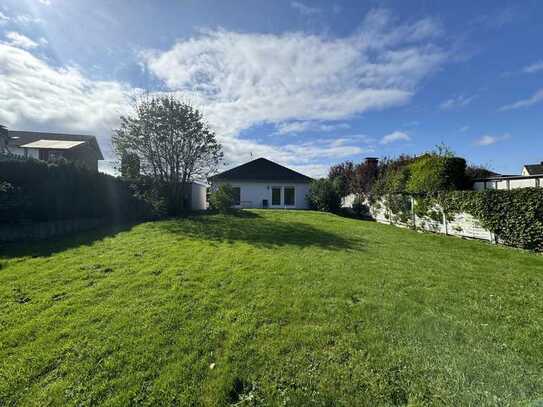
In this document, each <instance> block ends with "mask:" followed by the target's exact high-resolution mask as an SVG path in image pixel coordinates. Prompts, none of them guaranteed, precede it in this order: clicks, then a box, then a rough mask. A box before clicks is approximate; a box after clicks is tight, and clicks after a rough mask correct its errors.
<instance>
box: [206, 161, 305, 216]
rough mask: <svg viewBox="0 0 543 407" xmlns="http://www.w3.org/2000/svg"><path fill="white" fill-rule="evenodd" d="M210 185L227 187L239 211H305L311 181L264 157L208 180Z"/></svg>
mask: <svg viewBox="0 0 543 407" xmlns="http://www.w3.org/2000/svg"><path fill="white" fill-rule="evenodd" d="M208 181H209V182H210V183H211V184H212V186H218V185H221V184H230V185H231V186H232V187H233V188H234V193H235V199H236V205H235V206H236V207H238V208H284V209H308V208H309V205H308V202H307V194H308V192H309V184H310V182H311V181H313V179H312V178H310V177H308V176H306V175H303V174H300V173H299V172H296V171H294V170H291V169H290V168H287V167H284V166H282V165H279V164H277V163H274V162H273V161H270V160H267V159H266V158H257V159H256V160H253V161H250V162H248V163H245V164H242V165H240V166H238V167H235V168H232V169H230V170H228V171H225V172H222V173H220V174H217V175H214V176H212V177H210V178H209V179H208Z"/></svg>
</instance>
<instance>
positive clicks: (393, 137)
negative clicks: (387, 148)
mask: <svg viewBox="0 0 543 407" xmlns="http://www.w3.org/2000/svg"><path fill="white" fill-rule="evenodd" d="M409 140H411V137H409V135H408V134H407V133H404V132H401V131H394V132H392V133H390V134H387V135H386V136H384V137H383V138H382V139H381V142H380V143H381V144H390V143H395V142H396V141H409Z"/></svg>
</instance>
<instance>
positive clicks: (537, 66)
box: [522, 61, 543, 73]
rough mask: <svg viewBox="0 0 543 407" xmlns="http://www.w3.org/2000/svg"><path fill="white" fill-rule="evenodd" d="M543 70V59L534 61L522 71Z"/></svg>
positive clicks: (534, 71) (533, 71)
mask: <svg viewBox="0 0 543 407" xmlns="http://www.w3.org/2000/svg"><path fill="white" fill-rule="evenodd" d="M540 71H543V61H537V62H534V63H533V64H531V65H528V66H525V67H524V69H523V70H522V72H524V73H536V72H540Z"/></svg>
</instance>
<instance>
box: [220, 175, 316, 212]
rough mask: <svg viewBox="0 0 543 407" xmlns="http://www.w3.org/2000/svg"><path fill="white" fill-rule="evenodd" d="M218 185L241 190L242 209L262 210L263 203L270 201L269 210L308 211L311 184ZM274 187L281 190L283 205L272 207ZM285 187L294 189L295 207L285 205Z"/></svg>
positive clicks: (255, 183) (253, 183)
mask: <svg viewBox="0 0 543 407" xmlns="http://www.w3.org/2000/svg"><path fill="white" fill-rule="evenodd" d="M216 184H217V185H221V184H230V185H231V186H232V187H239V189H240V201H241V202H240V203H241V204H240V205H239V207H241V208H262V201H263V200H264V199H267V200H268V208H284V209H308V208H309V205H308V204H307V194H308V192H309V183H288V182H282V181H277V182H276V181H270V182H267V181H266V182H256V181H254V182H246V181H244V182H235V181H232V182H216ZM272 187H280V188H281V204H280V205H272ZM285 187H294V205H285V204H284V200H285V194H284V188H285Z"/></svg>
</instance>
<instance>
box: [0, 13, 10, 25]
mask: <svg viewBox="0 0 543 407" xmlns="http://www.w3.org/2000/svg"><path fill="white" fill-rule="evenodd" d="M8 21H9V17H8V16H6V15H5V14H4V13H2V12H1V11H0V24H3V23H6V22H8Z"/></svg>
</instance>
